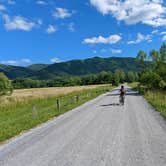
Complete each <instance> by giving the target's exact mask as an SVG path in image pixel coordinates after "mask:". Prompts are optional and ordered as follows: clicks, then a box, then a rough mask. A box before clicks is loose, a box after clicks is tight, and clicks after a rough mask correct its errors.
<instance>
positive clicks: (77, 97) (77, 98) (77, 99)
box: [76, 95, 79, 103]
mask: <svg viewBox="0 0 166 166" xmlns="http://www.w3.org/2000/svg"><path fill="white" fill-rule="evenodd" d="M76 101H77V103H78V101H79V95H77V96H76Z"/></svg>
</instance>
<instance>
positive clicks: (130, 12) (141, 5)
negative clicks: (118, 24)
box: [90, 0, 166, 27]
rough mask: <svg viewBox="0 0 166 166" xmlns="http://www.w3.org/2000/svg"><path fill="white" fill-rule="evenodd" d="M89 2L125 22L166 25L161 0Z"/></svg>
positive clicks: (104, 0)
mask: <svg viewBox="0 0 166 166" xmlns="http://www.w3.org/2000/svg"><path fill="white" fill-rule="evenodd" d="M90 3H91V4H92V5H93V6H95V7H96V8H97V10H98V11H99V12H101V13H102V14H103V15H106V14H111V15H112V16H113V17H114V18H116V19H117V20H118V21H124V22H125V23H126V24H137V23H143V24H148V25H151V26H154V27H158V26H166V7H165V6H164V5H163V4H164V3H163V0H134V1H133V0H123V1H119V0H90Z"/></svg>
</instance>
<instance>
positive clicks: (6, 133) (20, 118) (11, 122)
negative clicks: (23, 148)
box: [0, 86, 112, 142]
mask: <svg viewBox="0 0 166 166" xmlns="http://www.w3.org/2000/svg"><path fill="white" fill-rule="evenodd" d="M111 88H112V87H111V86H103V87H98V88H96V89H88V90H81V91H77V92H72V93H70V94H67V95H60V96H56V97H46V98H37V99H29V100H25V101H21V102H20V101H11V102H10V103H9V104H8V105H3V106H0V142H2V141H5V140H6V139H9V138H11V137H13V136H16V135H18V134H19V133H21V132H23V131H25V130H28V129H30V128H32V127H35V126H36V125H38V124H41V123H43V122H46V121H48V120H49V119H51V118H53V117H57V116H59V115H61V114H63V113H65V112H67V111H69V110H71V109H73V108H75V107H77V106H79V105H81V104H83V103H85V102H87V101H88V100H90V99H93V98H95V97H97V96H98V95H100V94H102V93H105V92H106V91H108V90H110V89H111ZM76 96H77V98H76ZM57 99H58V100H59V101H60V110H59V109H58V108H57ZM33 108H35V110H33ZM33 111H35V115H34V114H33Z"/></svg>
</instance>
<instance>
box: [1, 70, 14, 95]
mask: <svg viewBox="0 0 166 166" xmlns="http://www.w3.org/2000/svg"><path fill="white" fill-rule="evenodd" d="M12 92H13V87H12V85H11V81H10V80H9V79H8V78H7V77H6V76H5V75H4V74H3V73H0V96H3V95H10V94H11V93H12Z"/></svg>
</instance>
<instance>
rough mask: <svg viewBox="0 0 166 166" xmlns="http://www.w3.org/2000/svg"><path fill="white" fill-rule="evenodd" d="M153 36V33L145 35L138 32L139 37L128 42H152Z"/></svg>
mask: <svg viewBox="0 0 166 166" xmlns="http://www.w3.org/2000/svg"><path fill="white" fill-rule="evenodd" d="M151 37H152V36H151V35H143V34H141V33H138V34H137V39H136V40H131V41H128V42H127V44H138V43H141V42H143V41H147V42H151V41H152V39H151Z"/></svg>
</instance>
